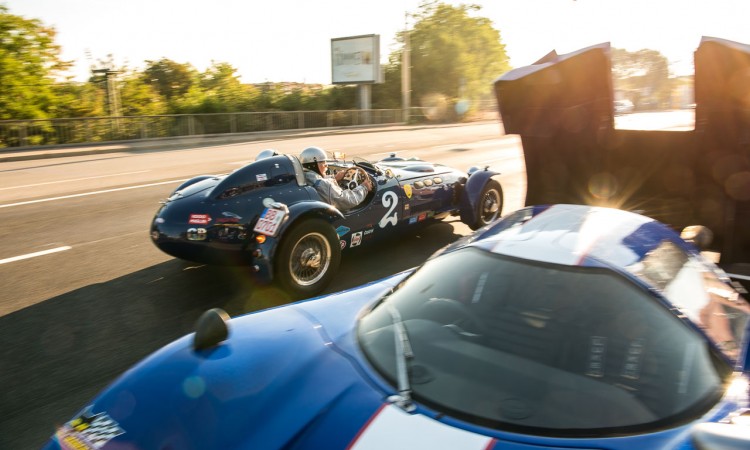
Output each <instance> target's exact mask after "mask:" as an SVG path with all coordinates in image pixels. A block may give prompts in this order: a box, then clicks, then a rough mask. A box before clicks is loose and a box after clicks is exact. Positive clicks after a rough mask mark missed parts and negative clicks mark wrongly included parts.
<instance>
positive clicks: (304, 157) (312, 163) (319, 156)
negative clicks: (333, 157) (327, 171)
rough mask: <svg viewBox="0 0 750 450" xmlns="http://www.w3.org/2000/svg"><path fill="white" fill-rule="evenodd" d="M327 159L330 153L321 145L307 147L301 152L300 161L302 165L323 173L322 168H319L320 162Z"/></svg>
mask: <svg viewBox="0 0 750 450" xmlns="http://www.w3.org/2000/svg"><path fill="white" fill-rule="evenodd" d="M326 160H328V154H327V153H326V152H325V150H323V149H322V148H319V147H307V148H306V149H304V150H302V153H300V154H299V161H300V162H301V163H302V167H304V168H305V169H308V170H314V171H315V172H317V173H319V174H320V175H323V174H322V173H320V170H319V169H318V163H319V162H323V161H326Z"/></svg>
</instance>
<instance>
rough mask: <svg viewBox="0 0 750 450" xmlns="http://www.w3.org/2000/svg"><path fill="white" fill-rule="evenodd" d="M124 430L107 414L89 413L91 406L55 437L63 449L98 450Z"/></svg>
mask: <svg viewBox="0 0 750 450" xmlns="http://www.w3.org/2000/svg"><path fill="white" fill-rule="evenodd" d="M124 433H125V430H123V429H122V428H120V425H119V424H118V423H117V422H115V421H114V419H112V418H111V417H109V415H107V413H105V412H101V413H99V414H92V413H91V406H88V407H86V409H84V410H83V411H81V413H80V414H78V416H76V417H75V418H74V419H73V420H71V421H70V422H68V423H66V424H65V425H63V427H62V428H60V429H59V430H58V431H57V433H56V434H55V436H56V437H57V441H58V443H59V444H60V447H62V448H64V449H75V450H90V449H100V448H102V447H103V446H104V445H105V444H106V443H107V442H109V441H110V440H112V439H113V438H115V437H117V436H119V435H121V434H124Z"/></svg>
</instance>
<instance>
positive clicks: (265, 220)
mask: <svg viewBox="0 0 750 450" xmlns="http://www.w3.org/2000/svg"><path fill="white" fill-rule="evenodd" d="M285 217H286V212H285V211H282V210H280V209H276V208H266V209H265V210H264V211H263V214H261V216H260V219H258V222H257V223H256V224H255V228H253V231H255V232H257V233H260V234H265V235H266V236H271V237H273V236H276V233H278V232H279V226H281V222H283V221H284V218H285Z"/></svg>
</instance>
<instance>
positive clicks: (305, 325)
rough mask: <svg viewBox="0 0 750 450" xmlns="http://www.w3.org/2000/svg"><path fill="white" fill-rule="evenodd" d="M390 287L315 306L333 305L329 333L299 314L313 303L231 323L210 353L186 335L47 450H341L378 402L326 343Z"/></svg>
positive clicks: (342, 354)
mask: <svg viewBox="0 0 750 450" xmlns="http://www.w3.org/2000/svg"><path fill="white" fill-rule="evenodd" d="M391 285H392V283H388V282H386V284H385V285H383V284H375V285H371V286H368V287H365V288H364V289H359V290H357V291H351V292H350V293H343V294H342V295H337V296H333V297H330V298H328V299H324V300H321V301H322V302H323V303H327V302H330V301H334V302H337V305H338V307H337V308H336V311H337V312H336V314H335V317H332V316H329V317H323V320H324V322H326V323H327V324H329V325H330V326H327V325H324V324H321V321H320V320H318V318H316V317H315V315H314V311H315V310H318V308H308V305H315V306H316V307H317V306H318V305H317V304H318V303H320V302H321V301H318V302H310V303H300V304H296V305H293V306H289V307H283V308H277V309H273V310H269V311H265V312H263V313H262V314H250V315H246V316H243V317H240V318H236V319H233V320H231V321H230V323H229V326H230V335H229V337H228V339H227V340H226V341H225V342H223V343H222V344H220V345H219V346H217V347H215V348H213V349H208V350H203V351H195V350H194V349H193V345H192V344H193V335H188V336H186V337H184V338H182V339H180V340H177V341H175V342H173V343H172V344H170V345H168V346H167V347H165V348H163V349H161V350H160V351H158V352H157V353H155V354H153V355H152V356H150V357H149V358H147V359H146V360H144V361H143V362H141V363H140V364H139V365H137V366H135V367H134V368H133V369H131V370H129V371H128V372H126V373H125V374H124V375H123V376H122V377H121V378H120V379H119V380H118V381H116V382H115V383H114V384H113V385H111V386H110V387H109V388H108V389H107V390H106V391H104V392H103V393H102V395H100V396H99V397H98V398H97V399H95V400H94V401H93V402H92V403H91V404H90V405H89V406H87V407H86V408H85V409H84V410H82V411H81V412H80V413H79V414H77V415H76V417H74V418H73V419H72V420H70V421H69V422H68V423H66V424H65V425H64V426H63V427H61V428H60V430H59V431H58V432H57V434H56V435H55V438H54V439H53V441H52V442H50V444H49V445H48V447H47V448H100V447H102V446H103V445H104V444H109V445H107V446H106V447H105V448H113V449H114V448H117V449H119V448H126V449H147V448H148V449H213V448H216V449H227V448H248V449H249V448H258V449H260V448H263V449H269V448H323V447H325V446H329V447H331V448H345V447H346V446H347V444H348V442H351V441H352V439H354V438H355V437H356V436H357V434H358V432H359V430H360V429H361V428H362V426H363V424H365V423H366V422H367V421H368V419H369V418H370V417H371V416H372V415H373V414H374V413H375V412H376V411H378V408H380V407H381V405H382V404H383V402H384V399H385V397H386V396H387V394H386V393H384V392H380V391H378V390H376V389H375V388H374V387H373V386H372V385H371V384H369V383H368V382H367V381H366V378H364V377H363V376H362V374H361V368H360V367H359V366H358V364H357V363H356V362H355V361H354V357H353V355H352V354H350V353H349V351H348V350H342V348H340V347H339V345H338V344H337V343H336V342H335V341H338V340H342V341H344V342H346V341H347V340H352V339H353V325H354V323H355V321H356V316H357V314H358V313H359V311H361V310H362V308H364V307H366V306H367V304H368V303H369V302H370V301H372V300H371V299H375V298H377V293H378V292H381V291H383V290H386V289H389V288H390V286H391ZM308 309H310V310H308ZM311 311H312V312H311ZM319 311H322V310H319ZM329 333H331V334H329ZM332 334H333V335H336V336H333V335H332ZM345 346H347V347H351V346H350V345H348V344H345ZM337 441H340V442H337Z"/></svg>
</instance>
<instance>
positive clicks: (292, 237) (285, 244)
mask: <svg viewBox="0 0 750 450" xmlns="http://www.w3.org/2000/svg"><path fill="white" fill-rule="evenodd" d="M340 261H341V247H340V246H339V243H338V235H337V234H336V232H335V231H334V229H333V228H332V227H331V226H330V225H329V224H328V223H327V222H325V221H323V220H320V219H302V221H301V222H300V223H298V224H297V225H295V226H293V227H292V229H290V230H289V231H288V232H287V233H285V234H284V235H283V237H282V239H281V244H280V245H279V250H278V253H277V254H276V257H275V266H276V276H275V278H276V280H277V281H278V284H279V285H280V286H281V287H282V288H283V289H284V290H285V291H287V292H288V293H289V294H291V295H292V296H293V297H295V298H306V297H312V296H314V295H316V294H319V293H320V292H321V291H322V290H323V289H325V287H326V286H327V285H328V284H329V283H330V282H331V280H332V279H333V275H334V273H335V272H336V270H337V269H338V266H339V263H340Z"/></svg>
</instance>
